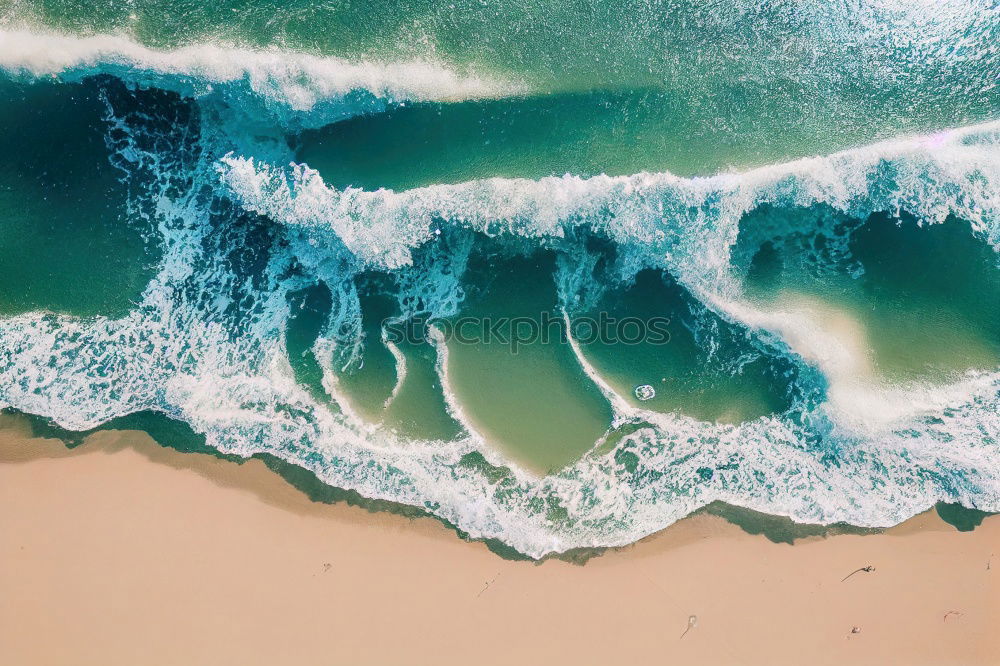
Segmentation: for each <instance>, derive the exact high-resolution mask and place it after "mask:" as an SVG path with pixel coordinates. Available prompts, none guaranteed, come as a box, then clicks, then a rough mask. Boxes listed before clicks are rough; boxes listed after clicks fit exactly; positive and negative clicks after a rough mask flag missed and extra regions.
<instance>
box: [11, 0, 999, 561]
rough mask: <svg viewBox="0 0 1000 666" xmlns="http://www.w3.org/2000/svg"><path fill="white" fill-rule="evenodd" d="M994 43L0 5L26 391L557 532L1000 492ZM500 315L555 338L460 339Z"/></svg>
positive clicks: (834, 518)
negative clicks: (590, 329)
mask: <svg viewBox="0 0 1000 666" xmlns="http://www.w3.org/2000/svg"><path fill="white" fill-rule="evenodd" d="M997 43H1000V8H998V7H997V5H996V3H995V2H991V1H982V2H976V1H973V0H962V1H959V0H947V1H945V2H934V3H930V2H922V1H918V0H908V1H904V0H878V1H875V0H852V1H851V2H836V1H835V2H801V1H798V0H796V1H794V2H793V1H788V2H775V3H766V4H762V3H752V2H744V1H740V0H737V1H736V2H732V1H730V2H725V3H723V2H683V1H664V2H656V1H653V0H630V1H628V2H624V3H591V2H583V3H580V2H561V1H551V2H549V1H547V2H544V3H527V2H521V1H519V0H498V1H486V0H483V1H479V0H477V1H476V2H460V1H459V2H456V1H449V2H427V1H415V2H414V1H401V2H374V3H373V2H368V3H354V2H344V3H318V2H315V1H313V2H294V3H260V2H254V3H242V2H202V3H187V2H178V1H177V0H171V1H169V2H167V1H164V2H160V1H144V0H138V1H136V2H131V3H117V2H115V3H111V2H108V3H102V2H97V3H77V2H44V3H43V2H34V1H26V2H0V146H2V155H3V161H2V162H0V225H2V231H3V233H2V234H0V238H2V240H0V406H2V407H5V408H11V409H16V410H19V411H22V412H27V413H30V414H34V415H37V416H40V417H42V418H46V419H49V420H51V421H52V422H54V423H56V424H58V425H59V426H61V427H63V428H67V429H71V430H87V429H90V428H93V427H96V426H99V425H101V424H103V423H107V422H109V421H112V420H114V419H119V418H121V417H125V416H127V415H130V414H138V413H149V412H153V413H159V414H162V415H164V416H165V417H167V418H169V419H173V420H174V421H178V422H183V423H184V424H186V426H187V427H189V428H190V429H192V430H193V431H194V432H196V433H200V434H201V435H204V436H205V438H206V440H205V441H206V443H207V445H208V446H210V447H212V448H214V449H216V450H218V451H220V452H222V453H225V454H232V455H239V456H248V455H252V454H266V455H269V456H273V459H275V460H277V459H281V460H284V461H286V462H288V463H291V464H293V465H298V466H300V467H304V468H307V469H308V470H310V471H311V472H312V473H314V474H315V475H316V477H317V478H319V479H321V480H322V481H324V482H326V483H328V484H330V485H332V486H336V487H339V488H343V489H347V490H350V491H356V492H358V493H360V494H361V495H363V496H366V497H369V498H372V499H375V500H388V501H391V502H395V503H400V504H407V505H412V506H415V507H419V508H420V509H422V510H425V511H428V512H430V513H433V514H435V515H437V516H439V517H441V518H442V519H444V520H446V521H448V522H449V523H451V524H453V525H456V526H457V527H458V528H460V529H461V530H462V531H464V532H465V533H468V534H470V535H472V536H474V537H481V538H487V539H491V540H497V541H500V542H503V543H505V544H507V545H508V546H509V547H511V548H513V549H515V550H517V551H519V552H521V553H524V554H527V555H530V556H534V557H538V556H542V555H544V554H546V553H549V552H553V551H565V550H569V549H573V548H579V547H588V546H605V545H617V544H624V543H629V542H631V541H634V540H636V539H638V538H640V537H642V536H644V535H646V534H649V533H651V532H653V531H656V530H658V529H661V528H662V527H665V526H666V525H668V524H670V523H671V522H673V521H675V520H678V519H679V518H681V517H683V516H684V515H687V514H688V513H690V512H691V511H694V510H696V509H698V508H699V507H701V506H704V505H707V504H710V503H712V502H716V501H724V502H728V503H730V504H734V505H739V506H742V507H746V508H748V509H752V510H755V511H760V512H764V513H769V514H776V515H782V516H788V517H791V518H792V519H793V520H796V521H799V522H807V523H826V524H830V523H838V522H843V523H849V524H853V525H857V526H861V527H875V526H887V525H891V524H895V523H897V522H899V521H901V520H903V519H905V518H907V517H909V516H910V515H913V514H914V513H917V512H919V511H922V510H923V509H925V508H927V507H929V506H931V505H933V504H935V503H937V502H948V503H951V504H961V505H964V506H966V507H968V508H972V509H978V510H985V511H996V510H1000V417H998V416H997V414H998V411H1000V255H998V249H1000V210H998V207H997V202H998V201H1000V80H998V77H1000V74H998V72H1000V49H998V48H997ZM606 317H610V318H613V320H614V321H616V322H626V321H632V322H639V323H640V324H642V325H647V326H650V325H651V322H659V325H660V327H661V328H660V329H659V330H660V331H661V332H662V333H663V335H662V336H660V337H655V336H645V337H642V339H638V340H627V339H623V336H621V335H616V336H611V337H610V338H609V337H599V338H595V339H591V338H588V337H587V335H586V331H587V325H588V322H594V321H601V320H602V318H606ZM501 320H503V321H507V322H517V323H516V327H519V328H515V329H514V330H516V331H528V332H530V331H533V330H539V331H540V330H543V329H544V330H546V331H548V332H550V333H552V334H553V335H552V336H551V338H549V339H544V340H543V339H541V338H539V337H537V336H534V337H532V336H530V335H529V336H528V338H527V339H524V340H520V341H518V342H517V344H515V345H512V344H511V342H510V340H507V339H503V338H497V337H496V336H494V337H492V338H489V339H485V338H483V337H473V338H470V339H464V338H462V336H456V335H455V334H454V333H455V331H456V330H458V331H468V330H481V328H482V326H481V325H482V324H483V322H491V323H493V324H496V323H497V322H498V321H501ZM465 326H470V327H471V328H464V327H465ZM476 327H480V328H476ZM486 328H487V329H489V326H487V327H486ZM501 328H502V327H501ZM400 330H406V331H409V333H411V334H408V335H406V336H403V337H399V336H397V335H396V333H397V332H398V331H400ZM490 330H492V329H490ZM505 330H508V331H509V330H511V329H509V328H508V329H505ZM622 330H624V329H616V331H617V332H618V333H621V331H622ZM646 332H647V333H648V332H649V329H647V330H646ZM625 337H626V338H627V337H628V336H625ZM460 338H461V339H460ZM647 385H648V386H650V387H652V389H653V392H654V393H655V395H653V396H652V397H651V398H650V399H648V400H641V399H639V396H640V395H644V394H643V393H642V391H639V392H637V391H636V389H637V387H642V386H647Z"/></svg>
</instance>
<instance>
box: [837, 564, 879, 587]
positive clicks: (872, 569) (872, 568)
mask: <svg viewBox="0 0 1000 666" xmlns="http://www.w3.org/2000/svg"><path fill="white" fill-rule="evenodd" d="M862 571H864V572H865V573H871V572H872V571H875V567H873V566H872V565H870V564H869V565H868V566H866V567H861V568H860V569H855V570H854V571H852V572H851V573H849V574H847V575H846V576H844V577H843V578H841V579H840V582H841V583H843V582H844V581H845V580H847V579H848V578H850V577H851V576H853V575H854V574H856V573H861V572H862Z"/></svg>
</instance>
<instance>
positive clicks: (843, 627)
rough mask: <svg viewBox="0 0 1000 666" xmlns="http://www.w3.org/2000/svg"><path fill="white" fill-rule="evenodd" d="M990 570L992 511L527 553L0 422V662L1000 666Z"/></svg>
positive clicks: (999, 527)
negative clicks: (961, 517)
mask: <svg viewBox="0 0 1000 666" xmlns="http://www.w3.org/2000/svg"><path fill="white" fill-rule="evenodd" d="M869 565H870V566H873V567H874V570H873V571H871V572H864V571H862V572H859V573H856V574H854V575H853V576H851V577H850V578H848V579H847V580H846V581H843V582H842V579H843V578H844V577H845V576H847V575H848V574H850V573H851V572H852V571H855V570H857V569H859V568H861V567H865V566H869ZM998 576H1000V516H992V517H989V518H987V519H986V520H985V522H984V523H983V524H982V525H981V526H980V527H979V528H977V529H976V530H975V531H972V532H958V531H956V530H955V529H954V528H952V527H951V526H949V525H947V524H946V523H944V522H943V521H941V520H940V519H939V518H938V517H937V515H936V514H934V513H933V512H928V513H925V514H923V515H921V516H918V517H916V518H914V519H912V520H910V521H907V522H906V523H904V524H903V525H900V526H898V527H895V528H892V529H889V530H887V531H886V532H885V533H883V534H874V535H865V536H856V535H838V536H832V537H827V538H818V537H813V538H810V539H806V540H800V541H798V542H796V544H795V545H793V546H790V545H787V544H775V543H772V542H770V541H768V540H767V539H766V538H764V537H762V536H755V535H749V534H746V533H744V532H742V531H741V530H740V529H739V528H737V527H735V526H733V525H731V524H729V523H727V522H725V521H724V520H722V519H721V518H718V517H715V516H711V515H697V516H694V517H691V518H688V519H687V520H684V521H681V522H680V523H678V524H676V525H674V526H672V527H670V528H669V529H667V530H665V531H663V532H661V533H659V534H656V535H653V536H651V537H649V538H647V539H644V540H643V541H641V542H639V543H638V544H635V545H633V546H631V547H628V548H624V549H620V550H615V551H610V552H607V553H606V554H604V555H601V556H599V557H596V558H593V559H591V560H590V561H589V562H587V564H585V565H583V566H581V565H578V564H571V563H568V562H564V561H559V560H549V561H546V562H544V563H541V564H535V563H531V562H517V561H509V560H504V559H501V558H500V557H498V556H497V555H495V554H494V553H492V552H490V551H489V550H487V548H486V547H485V546H484V545H483V544H481V543H467V542H464V541H462V540H460V539H459V538H457V537H456V536H455V534H454V533H453V532H451V531H449V530H448V529H446V528H445V527H444V526H442V525H441V524H439V523H438V522H436V521H434V520H432V519H427V518H420V519H407V518H404V517H401V516H396V515H390V514H384V513H383V514H373V513H369V512H367V511H365V510H363V509H360V508H356V507H351V506H347V505H325V504H317V503H313V502H311V501H309V500H308V499H307V498H306V497H305V496H304V495H303V494H302V493H301V492H299V491H298V490H296V489H294V488H293V487H291V486H290V485H288V484H287V483H286V482H285V481H284V480H283V479H281V478H280V477H278V476H277V475H275V474H274V473H272V472H271V471H270V470H268V469H267V468H266V467H265V466H264V465H263V464H262V463H261V462H259V461H256V460H254V461H250V462H247V463H246V464H243V465H237V464H235V463H231V462H226V461H222V460H219V459H217V458H214V457H212V456H208V455H203V454H193V453H178V452H175V451H172V450H168V449H164V448H162V447H160V446H159V445H157V444H156V443H155V442H154V441H152V440H151V439H150V438H149V437H148V436H147V435H145V434H143V433H138V432H131V431H123V432H102V433H98V434H96V435H92V436H91V437H90V438H89V440H88V441H87V442H86V443H85V444H84V445H83V446H81V447H79V448H77V449H74V450H68V449H66V448H65V447H64V446H63V445H62V444H61V443H60V442H58V441H55V440H42V439H32V438H31V436H30V430H29V429H28V427H27V425H26V424H25V423H23V422H19V421H9V420H8V421H5V422H4V427H3V429H0V600H2V601H0V663H4V664H19V665H26V664H101V665H112V664H145V665H153V664H186V665H195V664H241V665H250V664H292V663H296V664H352V665H355V664H466V663H476V664H516V663H522V664H536V663H553V664H561V663H574V664H618V663H633V664H647V663H648V664H666V663H686V664H690V663H707V664H803V663H808V664H838V663H851V664H888V663H894V664H997V663H1000V632H998V631H997V627H998V626H1000V578H998ZM692 616H694V617H696V621H695V622H694V626H692V627H691V628H690V629H688V630H687V632H686V633H685V629H686V628H688V626H689V620H690V618H691V617H692ZM855 628H856V633H852V630H854V629H855Z"/></svg>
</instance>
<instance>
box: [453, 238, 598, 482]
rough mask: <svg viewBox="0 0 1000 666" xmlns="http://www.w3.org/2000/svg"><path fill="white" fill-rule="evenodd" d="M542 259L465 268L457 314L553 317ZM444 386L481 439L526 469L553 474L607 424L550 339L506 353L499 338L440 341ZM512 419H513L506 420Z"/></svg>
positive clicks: (567, 352)
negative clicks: (465, 290) (465, 285)
mask: <svg viewBox="0 0 1000 666" xmlns="http://www.w3.org/2000/svg"><path fill="white" fill-rule="evenodd" d="M553 270H554V267H553V264H552V258H551V256H550V255H536V256H534V257H532V258H529V259H509V260H496V259H489V260H486V261H483V262H482V263H480V264H479V265H474V266H473V267H472V268H471V274H470V275H469V276H468V278H467V279H468V282H469V284H470V295H469V296H468V297H467V301H466V303H465V304H463V307H462V309H461V311H460V313H459V314H460V315H461V316H466V317H476V318H480V319H483V318H487V317H493V318H499V317H511V318H513V317H524V318H527V319H531V320H533V321H535V322H537V325H538V326H539V327H541V326H542V313H543V312H548V313H550V314H552V315H553V316H554V317H556V318H557V319H558V317H559V314H558V311H557V310H556V304H557V299H556V287H555V283H554V282H553V279H552V271H553ZM448 377H449V380H450V382H451V389H452V391H453V392H454V394H455V396H456V398H457V400H458V402H459V403H460V404H461V405H462V409H463V411H464V412H465V414H466V416H467V417H468V418H469V419H470V420H471V421H472V422H473V425H474V426H475V427H476V428H477V429H478V430H480V431H481V432H482V434H483V435H484V436H485V437H486V438H487V439H489V440H491V441H495V442H496V443H497V444H499V445H500V446H501V447H502V448H503V449H504V450H506V451H508V452H510V453H511V454H513V455H514V456H516V457H518V458H519V459H521V460H522V461H524V462H526V463H527V464H528V465H529V466H531V467H533V468H535V469H536V470H540V471H550V470H556V469H558V468H560V467H563V466H564V465H566V464H568V463H570V462H572V461H574V460H576V459H577V458H579V457H580V455H582V454H583V453H585V452H586V451H588V450H590V449H591V448H592V447H593V445H594V444H595V442H596V441H597V440H598V439H599V438H600V437H601V435H602V434H604V432H605V431H606V430H607V429H608V427H609V426H610V425H611V416H612V414H611V408H610V406H609V405H608V403H607V402H606V401H605V399H604V397H603V396H602V395H601V393H600V391H599V389H598V388H597V387H596V386H595V385H594V384H593V383H592V382H590V380H589V379H588V378H587V376H586V374H585V373H584V371H583V369H582V368H581V367H580V364H579V362H578V361H577V359H576V357H575V356H574V355H573V351H572V348H571V347H570V345H569V343H568V342H561V341H560V340H558V339H556V336H555V335H553V336H552V338H550V340H549V342H548V343H545V342H542V341H541V340H540V339H539V340H538V341H535V342H528V343H526V344H522V345H520V346H518V347H517V348H516V351H514V350H512V347H511V344H510V343H508V342H505V341H499V340H496V339H494V340H491V341H490V342H480V343H477V344H461V343H459V342H456V341H454V340H453V341H451V342H449V344H448ZM513 415H516V416H513Z"/></svg>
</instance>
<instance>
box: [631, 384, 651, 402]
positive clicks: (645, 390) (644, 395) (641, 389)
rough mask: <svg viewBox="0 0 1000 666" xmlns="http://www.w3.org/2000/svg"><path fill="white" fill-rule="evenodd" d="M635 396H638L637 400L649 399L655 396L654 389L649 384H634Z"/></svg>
mask: <svg viewBox="0 0 1000 666" xmlns="http://www.w3.org/2000/svg"><path fill="white" fill-rule="evenodd" d="M635 397H637V398H639V400H651V399H652V398H655V397H656V389H654V388H653V387H652V386H650V385H649V384H643V385H642V386H636V387H635Z"/></svg>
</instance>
